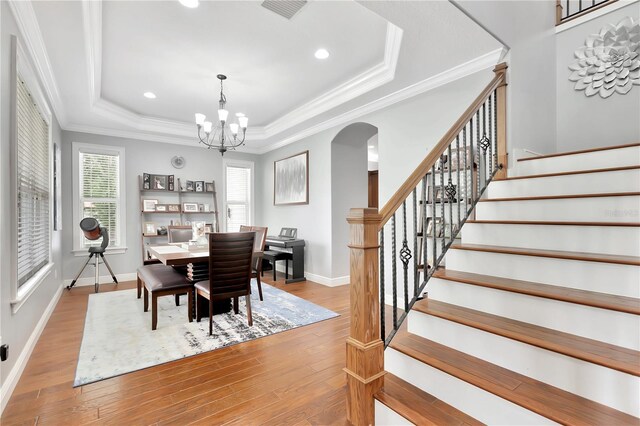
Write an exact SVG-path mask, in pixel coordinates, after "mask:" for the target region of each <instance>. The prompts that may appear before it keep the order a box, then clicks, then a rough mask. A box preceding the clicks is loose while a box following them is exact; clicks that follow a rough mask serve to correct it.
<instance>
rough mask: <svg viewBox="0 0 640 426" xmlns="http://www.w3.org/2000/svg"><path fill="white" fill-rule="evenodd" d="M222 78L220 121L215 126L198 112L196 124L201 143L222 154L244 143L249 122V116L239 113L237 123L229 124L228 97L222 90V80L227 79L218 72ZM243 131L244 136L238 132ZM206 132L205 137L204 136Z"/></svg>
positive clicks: (220, 78) (219, 108) (219, 107)
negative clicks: (226, 107) (226, 106)
mask: <svg viewBox="0 0 640 426" xmlns="http://www.w3.org/2000/svg"><path fill="white" fill-rule="evenodd" d="M217 77H218V80H220V100H219V101H218V121H219V124H218V125H216V126H214V125H213V123H212V122H211V121H205V120H206V119H207V117H206V116H205V115H204V114H200V113H196V126H198V139H200V143H202V144H204V145H205V146H206V147H207V148H209V149H211V148H216V149H217V150H218V151H220V154H221V155H224V153H225V152H227V150H229V149H236V148H237V147H239V146H242V145H244V138H245V135H246V133H247V123H248V122H249V118H248V117H246V116H245V115H244V114H242V113H237V114H236V117H237V119H238V122H237V123H231V124H227V118H228V116H229V111H227V110H226V109H225V105H226V104H227V98H226V96H225V95H224V93H223V91H222V82H223V81H224V80H226V79H227V76H226V75H223V74H218V75H217ZM239 130H241V131H242V136H240V135H239V134H238V132H239ZM203 133H204V137H203Z"/></svg>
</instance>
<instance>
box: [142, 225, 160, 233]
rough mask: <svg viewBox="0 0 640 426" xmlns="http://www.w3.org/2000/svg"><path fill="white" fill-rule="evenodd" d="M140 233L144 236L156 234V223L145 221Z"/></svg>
mask: <svg viewBox="0 0 640 426" xmlns="http://www.w3.org/2000/svg"><path fill="white" fill-rule="evenodd" d="M142 234H143V235H144V236H145V237H150V236H153V235H158V229H157V228H156V224H155V223H154V222H145V223H144V228H143V231H142Z"/></svg>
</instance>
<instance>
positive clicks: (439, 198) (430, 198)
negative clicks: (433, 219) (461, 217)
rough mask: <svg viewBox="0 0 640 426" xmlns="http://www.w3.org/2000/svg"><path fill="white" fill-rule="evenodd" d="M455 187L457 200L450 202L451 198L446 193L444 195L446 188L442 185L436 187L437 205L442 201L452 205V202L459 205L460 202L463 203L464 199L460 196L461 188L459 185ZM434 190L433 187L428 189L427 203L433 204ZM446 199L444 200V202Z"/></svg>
mask: <svg viewBox="0 0 640 426" xmlns="http://www.w3.org/2000/svg"><path fill="white" fill-rule="evenodd" d="M453 187H454V188H455V189H456V198H454V199H453V200H449V197H447V195H446V193H443V191H444V188H443V186H442V185H436V187H435V195H436V203H440V202H442V201H444V202H445V203H450V202H454V203H458V202H462V201H464V197H461V196H460V195H461V194H460V186H459V185H453ZM433 192H434V191H433V189H432V187H431V186H429V187H428V188H427V203H429V204H432V203H433ZM443 197H444V200H443Z"/></svg>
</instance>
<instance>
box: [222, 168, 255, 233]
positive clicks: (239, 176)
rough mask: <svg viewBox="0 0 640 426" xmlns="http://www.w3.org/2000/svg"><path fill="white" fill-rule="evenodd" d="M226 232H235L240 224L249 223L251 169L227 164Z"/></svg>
mask: <svg viewBox="0 0 640 426" xmlns="http://www.w3.org/2000/svg"><path fill="white" fill-rule="evenodd" d="M226 198H227V199H226V204H227V232H237V231H239V230H240V225H249V224H250V223H249V222H250V221H251V217H250V211H251V210H250V209H251V205H250V200H251V169H250V168H248V167H237V166H227V170H226Z"/></svg>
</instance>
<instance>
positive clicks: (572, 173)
mask: <svg viewBox="0 0 640 426" xmlns="http://www.w3.org/2000/svg"><path fill="white" fill-rule="evenodd" d="M635 169H640V165H635V166H623V167H608V168H604V169H584V170H573V171H570V172H556V173H542V174H537V175H523V176H511V177H508V178H506V179H502V180H505V181H509V180H521V179H537V178H545V177H555V176H568V175H582V174H589V173H606V172H620V171H625V170H635Z"/></svg>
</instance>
